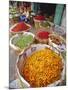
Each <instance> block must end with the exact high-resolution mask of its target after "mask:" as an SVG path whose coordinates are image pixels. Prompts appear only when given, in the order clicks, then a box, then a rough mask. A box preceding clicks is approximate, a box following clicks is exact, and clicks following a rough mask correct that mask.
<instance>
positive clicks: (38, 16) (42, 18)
mask: <svg viewBox="0 0 68 90" xmlns="http://www.w3.org/2000/svg"><path fill="white" fill-rule="evenodd" d="M35 19H36V20H45V17H44V16H41V15H37V16H36V17H35Z"/></svg>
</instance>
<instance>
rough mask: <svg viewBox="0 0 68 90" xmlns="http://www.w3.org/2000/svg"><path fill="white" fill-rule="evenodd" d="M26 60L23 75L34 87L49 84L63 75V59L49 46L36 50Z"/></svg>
mask: <svg viewBox="0 0 68 90" xmlns="http://www.w3.org/2000/svg"><path fill="white" fill-rule="evenodd" d="M24 61H26V62H25V65H24V67H23V68H22V76H23V77H24V78H25V79H26V80H27V81H28V82H29V83H30V85H31V86H32V87H42V86H47V85H49V84H51V83H53V82H55V81H57V80H59V79H60V77H61V72H62V69H63V63H62V59H61V57H60V56H59V55H58V54H57V53H55V52H54V51H53V50H51V49H49V48H45V49H41V50H39V51H36V52H34V53H33V54H32V55H31V56H29V57H28V58H26V60H24Z"/></svg>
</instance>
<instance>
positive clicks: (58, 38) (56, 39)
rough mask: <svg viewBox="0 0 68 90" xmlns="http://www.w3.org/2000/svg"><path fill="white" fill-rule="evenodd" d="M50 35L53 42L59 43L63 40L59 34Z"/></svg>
mask: <svg viewBox="0 0 68 90" xmlns="http://www.w3.org/2000/svg"><path fill="white" fill-rule="evenodd" d="M49 37H50V39H51V41H52V42H53V43H55V44H57V45H59V44H62V40H61V38H60V37H59V36H57V35H50V36H49Z"/></svg>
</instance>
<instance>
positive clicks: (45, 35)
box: [37, 31, 50, 39]
mask: <svg viewBox="0 0 68 90" xmlns="http://www.w3.org/2000/svg"><path fill="white" fill-rule="evenodd" d="M49 34H50V33H49V32H45V31H41V32H39V33H38V34H37V36H38V37H39V38H40V39H48V38H49Z"/></svg>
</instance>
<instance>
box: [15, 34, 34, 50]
mask: <svg viewBox="0 0 68 90" xmlns="http://www.w3.org/2000/svg"><path fill="white" fill-rule="evenodd" d="M32 42H33V36H32V35H23V36H20V37H19V38H18V39H17V40H16V43H15V46H17V47H19V48H21V49H23V48H25V47H27V46H28V45H30V44H31V43H32Z"/></svg>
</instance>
